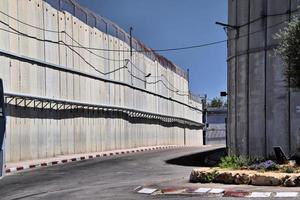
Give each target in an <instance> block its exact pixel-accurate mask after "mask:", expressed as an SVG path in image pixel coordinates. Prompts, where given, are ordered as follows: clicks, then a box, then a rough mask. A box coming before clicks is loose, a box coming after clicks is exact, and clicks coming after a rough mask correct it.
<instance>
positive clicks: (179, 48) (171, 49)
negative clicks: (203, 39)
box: [0, 8, 300, 52]
mask: <svg viewBox="0 0 300 200" xmlns="http://www.w3.org/2000/svg"><path fill="white" fill-rule="evenodd" d="M299 9H300V8H297V9H295V10H294V11H291V12H286V13H279V14H273V15H266V16H263V17H259V18H257V19H254V20H252V21H250V22H247V23H245V24H243V25H240V26H237V28H240V27H243V26H246V25H249V24H251V23H254V22H256V21H257V20H259V19H262V18H265V17H270V16H280V15H285V14H289V13H294V12H296V11H298V10H299ZM0 13H2V14H3V15H5V16H7V17H9V18H11V19H13V20H15V21H17V22H20V23H22V24H24V25H27V26H30V27H32V28H36V29H38V30H42V31H46V32H51V33H65V34H67V33H66V32H65V31H54V30H49V29H44V28H40V27H37V26H33V25H31V24H28V23H26V22H23V21H21V20H19V19H16V18H14V17H12V16H10V15H8V14H6V13H4V12H2V11H0ZM285 21H288V20H285ZM67 35H68V37H70V38H71V39H73V38H72V37H71V36H70V35H69V34H67ZM233 39H235V38H233ZM233 39H227V40H219V41H214V42H209V43H203V44H199V45H192V46H186V47H178V48H167V49H152V51H153V52H165V51H180V50H188V49H195V48H202V47H207V46H212V45H217V44H221V43H225V42H228V41H230V40H233ZM70 46H71V47H76V48H84V49H89V50H97V51H117V52H130V50H119V49H105V48H93V47H84V46H83V45H79V46H76V45H70ZM133 52H147V51H144V50H135V49H134V50H133Z"/></svg>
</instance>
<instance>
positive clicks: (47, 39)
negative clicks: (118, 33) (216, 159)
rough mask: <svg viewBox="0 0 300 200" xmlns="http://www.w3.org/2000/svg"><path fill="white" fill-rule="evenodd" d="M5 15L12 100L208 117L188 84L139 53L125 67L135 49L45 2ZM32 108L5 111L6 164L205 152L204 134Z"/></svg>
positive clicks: (4, 65)
mask: <svg viewBox="0 0 300 200" xmlns="http://www.w3.org/2000/svg"><path fill="white" fill-rule="evenodd" d="M50 2H51V1H50ZM61 2H63V1H61ZM64 2H66V1H64ZM0 11H1V13H0V21H1V22H2V23H0V28H1V29H4V30H7V31H3V30H0V50H1V52H2V53H0V65H1V67H0V78H2V79H3V81H4V91H5V92H6V93H21V94H27V95H33V96H35V95H36V96H40V97H47V98H53V99H66V100H72V101H79V102H85V103H90V104H103V105H115V106H120V107H127V108H134V109H139V110H143V111H147V112H153V113H157V114H162V115H170V116H176V117H181V118H184V119H189V120H193V121H197V122H201V121H200V120H201V119H202V113H201V112H200V111H197V110H195V109H193V108H190V107H188V106H191V107H195V108H196V107H197V108H198V109H200V110H201V109H202V104H201V103H200V102H196V101H194V100H192V99H190V98H189V96H188V95H179V94H188V93H189V92H188V81H187V80H186V78H185V77H184V76H182V75H180V73H175V72H174V70H171V69H169V68H167V67H165V66H162V65H161V63H160V62H158V61H157V60H153V59H150V58H149V57H148V56H146V55H145V54H142V53H139V52H134V53H133V58H132V62H130V63H127V61H125V59H130V53H129V49H130V47H129V45H128V44H127V43H126V42H124V41H123V40H120V39H119V38H117V37H114V36H112V35H109V34H107V33H105V32H102V31H100V30H99V29H97V28H95V27H93V26H89V25H87V23H84V22H83V21H82V20H80V19H79V18H80V15H78V16H77V17H75V16H73V15H72V14H70V13H69V12H67V11H59V10H57V9H55V8H53V7H52V5H51V4H48V3H47V2H45V1H42V0H1V1H0ZM78 12H79V11H78ZM53 41H55V42H53ZM87 48H88V49H87ZM93 48H94V49H93ZM95 48H96V49H109V50H111V51H101V50H96V49H95ZM120 50H124V51H120ZM3 52H7V53H8V54H16V55H17V56H25V57H27V58H29V59H36V60H38V61H42V62H46V63H49V64H50V65H56V66H58V67H60V68H53V67H47V66H45V65H39V64H36V63H35V62H29V61H28V60H26V59H25V60H24V59H20V58H17V57H16V58H14V57H12V56H8V54H5V53H3ZM124 66H126V67H124ZM65 69H70V70H75V71H77V72H80V73H70V72H69V71H67V70H65ZM177 70H179V68H178V69H177ZM100 72H101V73H100ZM102 72H111V73H104V74H103V73H102ZM149 73H151V76H150V77H149V78H147V80H146V78H145V75H147V74H149ZM162 75H163V76H162ZM93 77H98V78H93ZM107 80H110V81H107ZM111 80H113V81H119V82H121V83H122V84H120V83H113V82H111ZM145 81H147V82H148V83H147V84H145ZM123 83H124V84H123ZM138 88H142V89H143V90H145V91H148V92H152V93H147V92H144V91H142V90H140V89H138ZM172 88H177V89H178V90H180V92H179V93H177V92H176V90H175V89H172ZM154 94H155V95H154ZM26 102H27V103H25V101H22V100H20V99H19V100H16V99H14V100H13V101H12V102H7V104H6V110H7V133H6V140H5V148H6V149H5V152H6V156H5V157H6V161H7V162H17V161H21V160H30V159H39V158H45V157H53V156H57V155H65V154H74V153H85V152H95V151H105V150H112V149H122V148H132V147H138V146H151V145H166V144H174V145H176V144H177V145H184V144H185V145H201V144H202V130H201V129H199V128H193V127H189V126H179V125H173V124H171V125H170V123H168V122H165V123H164V122H161V121H158V120H147V119H144V118H136V117H135V118H132V117H130V116H129V115H125V114H120V113H118V112H114V111H111V110H90V109H86V108H85V107H74V108H73V107H71V108H64V107H63V108H62V109H53V108H54V107H53V105H52V104H51V103H50V104H47V103H44V104H42V107H41V105H35V103H34V102H30V101H26Z"/></svg>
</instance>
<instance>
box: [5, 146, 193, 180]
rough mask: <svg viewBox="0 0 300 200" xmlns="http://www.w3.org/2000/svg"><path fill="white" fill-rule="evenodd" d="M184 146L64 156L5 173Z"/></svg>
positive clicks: (12, 168)
mask: <svg viewBox="0 0 300 200" xmlns="http://www.w3.org/2000/svg"><path fill="white" fill-rule="evenodd" d="M183 147H188V146H182V145H168V146H157V147H141V148H134V149H126V150H115V151H112V152H111V151H107V152H101V153H96V154H90V155H85V156H78V157H73V158H69V159H66V158H64V159H62V160H55V161H51V162H40V163H36V164H30V165H23V166H17V167H11V168H5V173H6V175H10V174H12V173H16V172H20V171H24V170H27V169H34V168H41V167H49V166H54V165H61V164H66V163H71V162H77V161H83V160H92V159H95V158H101V157H110V156H118V155H125V154H133V153H141V152H148V151H155V150H163V149H175V148H183Z"/></svg>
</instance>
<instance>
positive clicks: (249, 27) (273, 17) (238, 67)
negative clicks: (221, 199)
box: [228, 0, 300, 156]
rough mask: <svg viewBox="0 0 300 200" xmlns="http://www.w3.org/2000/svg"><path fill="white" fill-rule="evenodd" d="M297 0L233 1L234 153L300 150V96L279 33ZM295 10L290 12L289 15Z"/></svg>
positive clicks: (231, 112)
mask: <svg viewBox="0 0 300 200" xmlns="http://www.w3.org/2000/svg"><path fill="white" fill-rule="evenodd" d="M299 4H300V1H298V0H228V6H229V18H228V23H229V24H230V25H233V26H238V27H239V28H237V29H234V28H231V29H229V34H228V37H229V43H228V94H229V97H228V100H229V111H228V115H229V116H228V141H229V151H230V153H231V154H239V155H251V156H270V155H273V154H274V153H273V147H274V146H281V147H282V148H283V150H284V151H285V152H286V153H287V154H289V155H292V154H294V153H295V152H296V151H297V148H298V147H300V138H299V137H300V134H299V133H300V132H299V130H300V129H299V128H300V114H299V113H296V106H297V105H299V102H300V93H299V92H295V91H293V90H291V89H288V87H287V83H286V82H285V77H284V74H283V69H284V65H283V63H282V61H281V59H280V57H279V56H277V55H275V52H274V49H275V47H276V45H277V44H278V41H277V40H275V39H274V34H275V33H277V32H278V31H279V30H280V29H282V28H283V27H284V26H285V24H286V22H288V21H289V19H290V17H291V16H293V15H295V14H297V13H299V11H298V10H297V5H299ZM289 11H291V12H289Z"/></svg>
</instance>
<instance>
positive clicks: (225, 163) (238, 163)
mask: <svg viewBox="0 0 300 200" xmlns="http://www.w3.org/2000/svg"><path fill="white" fill-rule="evenodd" d="M247 165H248V159H246V158H243V157H241V156H225V157H223V158H221V162H220V163H219V167H221V168H229V169H239V168H241V167H244V166H247Z"/></svg>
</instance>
